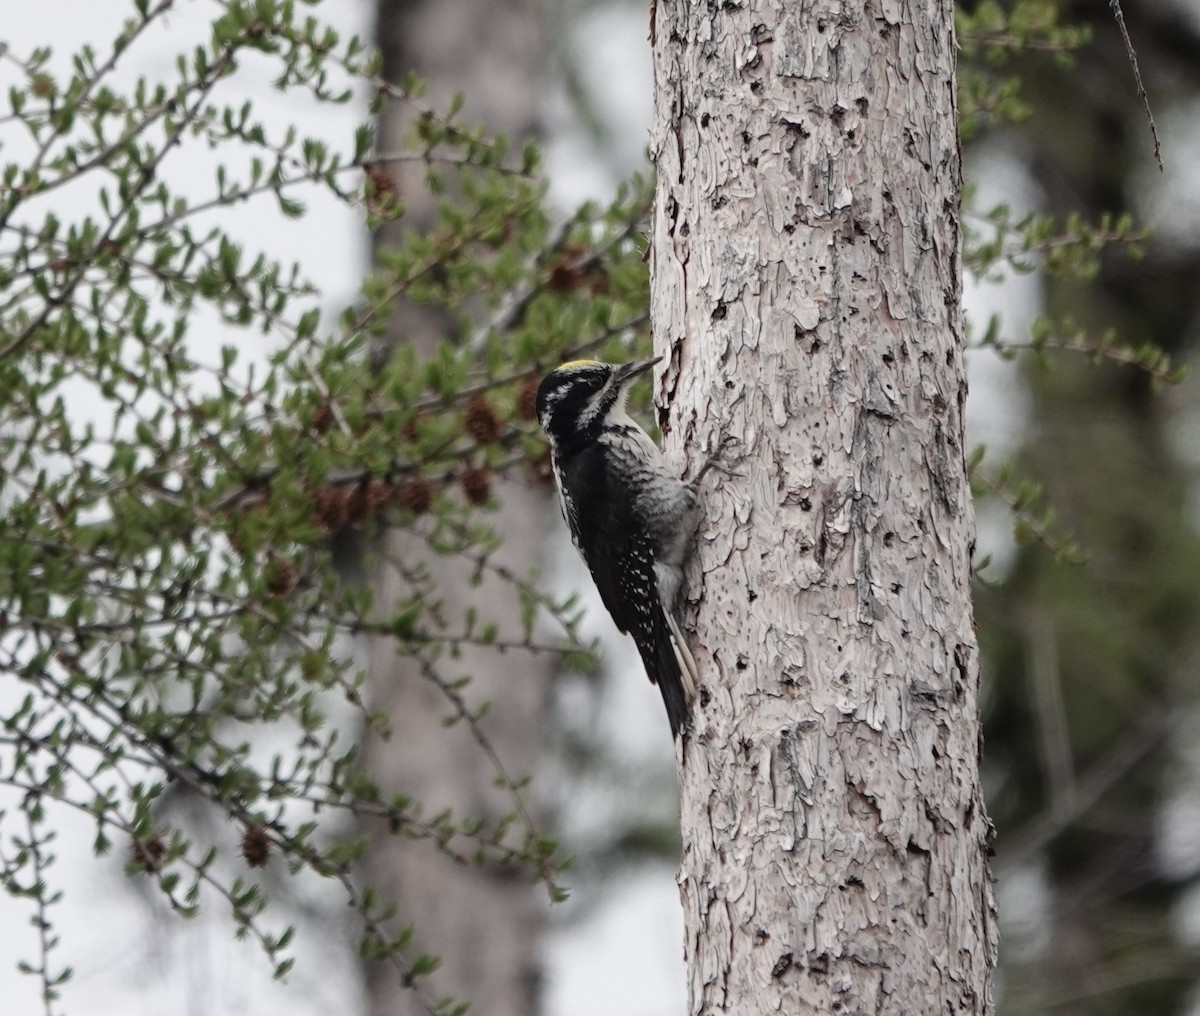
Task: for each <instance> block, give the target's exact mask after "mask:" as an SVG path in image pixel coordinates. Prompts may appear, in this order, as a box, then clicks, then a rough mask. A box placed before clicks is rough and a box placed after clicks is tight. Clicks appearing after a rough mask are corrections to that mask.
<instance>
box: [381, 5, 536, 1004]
mask: <svg viewBox="0 0 1200 1016" xmlns="http://www.w3.org/2000/svg"><path fill="white" fill-rule="evenodd" d="M545 31H546V26H545V19H544V17H543V11H542V9H541V3H540V0H502V2H501V0H380V2H379V19H378V36H379V46H380V49H381V52H382V55H383V60H384V73H385V75H386V76H387V77H388V78H389V79H391V80H400V79H401V78H402V76H403V75H404V74H405V73H407V72H409V71H415V72H416V73H417V74H419V75H421V76H422V77H423V78H424V79H425V80H426V82H427V83H428V84H429V94H428V100H429V101H430V102H431V103H432V104H434V105H435V106H443V107H444V106H445V105H446V104H448V103H449V101H450V98H451V96H452V95H453V94H454V92H456V91H461V92H462V93H463V95H464V97H465V100H466V101H465V106H464V110H463V114H462V116H463V119H464V121H465V122H478V123H483V124H485V125H486V126H487V128H488V129H489V130H491V131H493V132H497V133H503V134H506V135H507V136H508V137H509V138H510V139H514V140H516V141H520V140H522V139H524V138H527V137H529V136H530V135H531V134H533V133H534V131H535V128H536V126H537V123H538V117H539V109H538V105H539V100H540V96H541V94H542V93H541V88H542V71H543V64H544V56H545V53H546V44H545ZM405 113H406V111H405V110H403V109H399V108H397V109H393V110H391V111H390V112H389V114H388V115H386V116H385V117H384V118H383V120H382V121H381V123H380V144H379V147H380V150H382V151H398V150H399V149H400V147H401V144H402V141H403V138H404V135H405V133H406V131H407V129H408V126H409V125H408V123H407V121H406V119H405ZM396 172H397V173H399V174H402V173H404V172H408V173H413V174H421V173H423V167H422V166H420V165H419V164H418V165H414V164H408V165H407V166H403V165H402V166H398V167H396ZM400 192H401V194H402V195H403V198H404V201H405V205H406V215H405V218H404V219H403V220H402V221H401V222H400V223H399V224H398V225H399V226H400V227H401V228H405V229H411V228H427V227H429V226H430V224H431V223H432V218H433V204H432V200H431V199H430V198H429V196H428V193H427V190H426V188H425V187H424V184H423V182H421V181H418V180H413V181H411V182H408V181H405V180H404V179H401V181H400ZM388 240H389V234H388V231H387V230H385V231H383V232H382V233H381V235H380V236H379V237H378V241H379V242H380V243H383V244H386V243H387V242H388ZM454 338H456V336H455V335H454V334H453V332H452V322H451V320H450V317H449V315H446V314H444V313H442V312H440V311H438V310H436V309H432V308H430V307H428V306H426V307H420V306H415V305H405V306H402V307H401V308H399V309H398V311H397V313H396V314H395V315H394V317H393V320H392V324H391V328H390V333H389V341H392V342H410V343H413V344H415V345H416V346H417V348H418V349H419V350H420V351H421V352H422V353H426V354H427V353H429V352H430V351H431V350H432V349H433V348H434V346H435V345H436V344H437V343H438V342H439V341H442V340H453V339H454ZM494 493H495V497H496V499H497V500H498V501H499V502H500V505H501V507H500V508H499V510H497V511H496V512H495V513H493V514H492V515H490V516H489V518H488V521H489V523H491V524H492V525H493V526H494V527H495V528H496V529H497V530H498V531H500V532H502V533H503V534H504V546H503V547H502V548H501V549H500V550H499V551H498V552H496V553H495V554H493V555H492V562H493V563H494V564H496V565H498V566H506V567H508V568H510V569H511V570H512V571H513V572H514V573H515V574H517V575H524V574H525V573H526V572H527V571H528V570H529V568H530V567H531V566H532V565H535V564H537V563H538V561H539V559H540V554H541V549H542V546H543V543H544V534H545V531H546V526H547V525H548V524H549V520H550V517H551V516H550V511H552V508H550V507H548V505H549V502H548V499H547V497H546V496H545V494H544V493H543V492H541V491H536V490H531V489H529V488H528V487H523V486H521V485H520V484H517V483H514V482H503V481H499V480H497V482H496V483H495V485H494ZM380 550H381V554H380V563H379V566H378V568H377V570H376V572H375V576H374V585H375V595H376V601H377V602H378V603H379V604H380V606H381V608H386V605H387V604H388V603H391V602H394V600H395V598H396V597H399V596H404V595H407V594H408V593H409V592H410V590H408V589H407V588H406V587H405V584H404V582H403V581H401V580H400V579H399V576H398V574H397V572H396V570H395V569H394V568H393V567H391V566H390V565H389V560H402V561H403V562H404V563H405V566H406V567H407V568H408V569H409V570H410V572H411V571H412V570H414V569H420V568H422V567H423V568H424V569H426V570H427V571H428V572H429V573H430V575H431V576H432V579H433V582H434V585H435V588H436V589H437V595H438V599H439V601H440V602H441V604H442V610H443V612H444V614H445V616H447V617H450V618H453V617H458V618H462V617H464V616H465V614H466V612H467V610H468V608H470V607H474V608H475V609H476V610H477V611H478V612H479V617H480V619H481V621H485V620H486V621H496V622H498V623H499V624H500V633H501V636H502V637H512V638H517V639H519V638H520V633H521V619H520V605H519V603H518V598H517V597H516V596H515V595H514V593H513V590H512V588H511V587H510V586H508V585H506V584H504V583H502V582H500V581H499V580H497V579H495V578H488V579H485V581H484V582H483V584H482V585H480V586H478V587H475V586H474V585H473V583H472V581H471V573H472V571H473V570H474V569H473V568H472V567H471V566H470V565H469V564H468V563H466V562H463V561H459V560H455V559H453V558H446V557H438V556H436V555H434V554H432V553H431V552H430V551H429V550H427V549H426V548H425V546H424V544H423V543H422V541H421V540H419V539H417V538H415V537H413V536H411V535H410V534H405V533H400V532H397V533H391V534H387V535H386V536H385V537H384V538H383V539H382V540H381V547H380ZM446 666H447V667H448V668H450V676H455V675H457V674H467V675H470V677H471V684H470V685H469V686H468V687H467V688H466V689H464V691H463V697H464V698H465V699H466V700H467V701H468V702H469V703H470V704H471V706H472V708H475V707H478V706H479V705H480V704H482V703H483V702H484V701H489V702H491V704H492V708H491V710H490V711H489V712H488V714H487V717H486V720H485V721H484V726H485V728H486V731H487V734H488V736H489V739H490V741H491V743H492V745H493V747H495V749H496V752H497V754H498V755H499V757H500V758H501V759H502V760H503V762H504V764H505V766H506V768H507V771H508V772H509V774H510V775H511V776H513V777H520V776H522V775H525V774H528V773H531V772H532V771H533V768H534V766H535V764H536V762H537V761H538V754H539V748H540V746H541V745H542V743H543V741H544V738H543V731H544V730H545V723H546V704H547V701H548V697H549V687H550V680H551V678H552V676H553V673H554V667H555V661H554V660H552V659H549V658H547V657H545V656H541V657H534V656H532V655H531V654H529V653H524V652H520V651H509V652H507V653H505V654H504V655H500V654H498V653H496V652H494V651H487V650H482V649H478V648H476V649H472V648H467V649H464V651H463V653H462V656H461V658H460V659H458V660H455V661H453V663H447V664H446ZM368 686H369V694H370V698H371V704H372V706H373V707H375V708H381V709H384V710H386V712H387V713H388V715H389V716H390V717H391V724H392V735H391V737H390V738H388V739H386V740H382V739H379V738H376V737H372V738H370V739H369V740H368V742H367V745H366V748H367V764H368V767H369V769H370V771H371V772H372V773H374V774H375V776H376V777H377V778H378V780H379V782H380V784H381V786H382V788H383V789H384V791H385V793H391V792H403V793H405V794H408V795H410V796H411V797H412V798H413V799H414V800H417V801H421V802H423V804H424V807H425V813H426V814H427V815H429V816H432V815H435V814H437V813H438V812H440V811H441V810H443V809H445V808H449V809H452V810H453V813H454V816H455V818H471V817H480V818H485V819H490V820H492V821H495V820H496V819H498V818H499V817H500V816H501V815H502V814H504V813H506V812H508V811H510V810H511V807H512V800H511V798H509V797H507V796H506V795H505V794H504V793H502V792H501V791H498V790H497V789H496V788H495V787H494V785H493V784H494V781H495V779H496V775H497V774H496V770H495V767H494V766H493V765H492V763H491V762H490V760H489V759H488V758H487V757H486V756H485V755H484V753H483V752H482V751H481V749H480V746H479V744H477V743H476V742H475V741H474V740H473V739H472V738H471V737H470V736H469V734H468V732H467V730H466V729H465V725H464V724H459V725H458V726H456V727H454V728H452V729H446V728H445V727H444V726H443V724H442V719H443V718H444V717H445V716H447V715H448V714H450V713H451V712H452V710H451V708H450V703H449V702H448V701H447V700H446V698H445V696H444V695H443V694H442V693H441V692H440V691H439V690H438V689H436V688H435V687H434V686H433V685H431V684H430V683H429V682H428V681H427V680H426V679H425V678H424V677H423V676H422V674H421V672H420V669H419V667H418V666H417V665H416V664H415V663H414V662H413V661H412V660H411V659H406V658H403V657H397V656H396V654H395V653H394V651H393V649H392V647H391V645H390V642H389V640H387V639H377V640H375V641H374V642H373V644H372V645H371V647H370V655H369V660H368ZM377 832H378V834H377V835H374V836H373V837H372V840H371V845H370V848H369V851H368V856H367V858H366V868H367V873H368V881H369V882H370V884H371V885H373V886H374V887H375V888H377V889H378V890H379V892H380V895H381V898H382V899H384V900H391V901H395V902H396V903H397V904H398V906H399V913H398V919H399V920H400V921H401V922H402V923H409V922H411V923H412V924H413V925H414V927H415V934H414V951H424V952H429V953H433V954H434V955H437V956H438V957H439V958H440V959H441V961H442V965H441V968H440V969H439V970H438V971H437V972H436V973H435V974H434V975H432V977H431V978H429V979H428V981H423V982H422V983H423V986H424V987H425V988H426V989H427V990H428V993H429V994H430V995H432V996H434V997H438V996H442V995H453V996H454V997H455V998H457V999H460V1000H462V1001H470V1002H472V1003H473V1004H472V1010H471V1011H472V1012H480V1013H487V1014H488V1016H531V1014H532V1013H535V1012H536V1011H537V996H538V984H539V979H540V961H539V949H540V938H541V931H542V928H543V925H544V922H545V918H546V912H547V907H546V905H545V889H544V888H543V887H541V886H535V885H531V884H530V881H529V879H528V877H527V873H526V872H524V871H512V870H505V869H502V868H496V867H483V868H475V867H469V868H468V867H455V866H453V865H452V864H450V863H449V862H448V861H447V859H446V858H445V857H443V856H442V855H441V854H439V853H438V852H437V850H436V849H435V848H434V847H433V846H432V845H431V844H428V843H412V842H409V841H406V840H404V839H403V838H402V837H400V838H397V837H389V836H388V835H386V833H383V832H382V831H381V830H379V831H377ZM366 973H367V993H368V1012H369V1013H371V1014H377V1016H384V1014H386V1016H404V1014H407V1013H410V1012H411V1013H417V1012H420V1011H421V1009H420V1006H419V1005H418V1003H417V1000H416V999H415V997H414V996H413V995H412V993H411V992H408V991H406V989H405V988H404V986H403V985H402V984H401V983H400V981H399V979H398V978H397V976H396V974H395V971H394V970H393V969H392V968H391V967H389V966H387V965H386V964H370V965H369V966H368V967H367V970H366Z"/></svg>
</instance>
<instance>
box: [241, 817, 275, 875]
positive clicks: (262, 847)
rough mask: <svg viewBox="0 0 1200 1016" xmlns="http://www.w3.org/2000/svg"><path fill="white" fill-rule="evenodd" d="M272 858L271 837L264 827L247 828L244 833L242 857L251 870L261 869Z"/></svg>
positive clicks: (253, 826)
mask: <svg viewBox="0 0 1200 1016" xmlns="http://www.w3.org/2000/svg"><path fill="white" fill-rule="evenodd" d="M270 856H271V837H270V836H268V835H267V831H266V830H265V829H264V828H263V827H262V826H256V825H252V826H246V831H245V832H244V833H242V857H244V858H245V859H246V863H247V864H248V865H250V867H251V868H261V867H263V866H264V865H265V864H266V863H267V860H268V858H270Z"/></svg>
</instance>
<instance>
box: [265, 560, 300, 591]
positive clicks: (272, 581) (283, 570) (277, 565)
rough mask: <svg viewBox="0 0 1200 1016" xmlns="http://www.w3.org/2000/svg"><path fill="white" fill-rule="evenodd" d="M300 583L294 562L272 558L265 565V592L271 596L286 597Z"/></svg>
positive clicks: (298, 572)
mask: <svg viewBox="0 0 1200 1016" xmlns="http://www.w3.org/2000/svg"><path fill="white" fill-rule="evenodd" d="M299 581H300V570H299V569H298V568H297V567H296V564H295V562H294V561H289V560H287V559H286V558H282V557H272V558H271V560H270V562H269V563H268V565H267V592H268V593H270V594H271V595H272V596H287V594H288V593H290V592H291V591H292V590H293V589H295V588H296V585H297V584H298V583H299Z"/></svg>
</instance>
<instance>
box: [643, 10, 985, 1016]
mask: <svg viewBox="0 0 1200 1016" xmlns="http://www.w3.org/2000/svg"><path fill="white" fill-rule="evenodd" d="M954 46H955V43H954V34H953V6H952V4H950V3H949V2H941V3H935V2H931V0H925V2H922V3H914V4H901V3H899V2H897V0H867V2H865V3H861V4H853V5H851V4H848V3H838V2H829V0H816V2H801V3H797V2H791V3H787V2H783V0H753V2H736V0H725V2H720V3H718V2H715V0H710V2H694V0H693V2H687V0H659V2H658V4H657V12H656V17H655V25H654V60H655V75H656V95H657V113H656V121H655V132H654V137H653V142H652V148H653V152H654V156H655V160H656V163H657V168H658V202H657V212H656V217H655V227H654V242H653V261H652V268H653V315H654V330H655V341H656V347H657V350H658V351H659V352H660V353H666V354H668V360H667V367H666V373H665V376H664V377H663V379H662V383H663V388H662V390H661V392H660V394H661V395H662V397H663V401H664V402H666V403H669V404H670V405H671V406H672V410H671V413H670V416H669V418H668V419H665V420H664V421H663V424H664V430H665V431H666V433H667V439H666V444H667V453H668V455H669V456H670V457H671V458H672V459H673V461H676V462H678V463H680V466H681V471H682V469H683V468H684V467H686V469H687V471H688V472H695V471H696V470H697V469H698V468H699V467H700V465H701V464H702V463H703V462H704V460H705V459H706V458H707V457H708V456H709V455H710V454H712V453H713V452H714V451H715V450H716V449H717V448H718V447H719V446H720V445H721V442H722V440H723V439H725V440H726V441H727V442H728V444H727V446H726V450H725V454H724V458H725V460H726V462H727V463H728V464H729V465H730V466H731V467H733V468H736V469H737V470H738V471H739V472H740V473H741V476H738V477H718V474H716V473H711V474H709V475H710V477H718V478H717V479H706V480H705V483H704V487H703V490H702V500H703V501H704V504H705V509H706V521H705V522H704V524H703V525H702V527H701V532H700V538H699V547H698V552H697V561H696V564H695V565H694V566H693V568H692V573H691V575H690V589H691V597H692V603H693V605H695V618H694V620H695V636H694V643H693V648H694V649H695V650H696V653H697V659H698V661H699V662H700V666H701V675H702V681H703V685H704V687H703V689H702V692H701V700H700V702H699V703H698V705H697V708H696V710H695V716H694V730H693V733H692V736H691V737H690V739H688V740H686V741H684V742H683V743H682V745H681V748H680V756H679V758H680V778H681V785H682V822H683V838H684V854H683V863H682V868H681V871H680V876H679V881H680V894H681V897H682V902H683V906H684V911H685V922H686V928H687V932H686V941H685V953H686V956H687V960H688V968H689V976H690V1011H691V1013H693V1014H697V1016H698V1014H702V1013H703V1014H708V1013H714V1012H733V1013H737V1014H738V1016H750V1014H754V1013H766V1012H777V1011H778V1012H785V1013H789V1014H792V1016H796V1014H802V1013H836V1012H848V1013H852V1012H876V1013H898V1014H899V1013H903V1014H919V1013H930V1014H932V1013H939V1014H946V1013H988V1012H990V1011H991V1009H992V1004H991V986H990V976H991V970H992V966H993V962H994V954H995V915H994V904H993V897H992V887H991V880H990V875H989V872H988V866H987V852H988V847H989V841H990V836H991V827H990V823H989V822H988V819H987V816H986V813H985V811H984V807H983V802H982V799H981V791H980V786H979V768H978V754H979V735H980V728H979V716H978V706H977V693H978V677H979V667H978V650H977V647H976V640H975V635H974V630H973V623H972V616H971V589H970V583H971V550H972V540H973V532H974V516H973V511H972V506H971V501H970V489H969V486H968V484H967V479H966V462H965V456H964V450H963V410H964V403H965V398H966V376H965V371H964V364H963V350H962V321H961V316H960V287H961V270H960V263H959V226H958V201H959V189H960V183H961V177H960V165H959V149H958V140H957V132H956V115H955V96H954Z"/></svg>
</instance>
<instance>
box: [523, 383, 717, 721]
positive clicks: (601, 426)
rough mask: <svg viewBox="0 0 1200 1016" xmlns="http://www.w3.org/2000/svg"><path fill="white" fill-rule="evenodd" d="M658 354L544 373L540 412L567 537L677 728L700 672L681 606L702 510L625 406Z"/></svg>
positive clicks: (538, 399)
mask: <svg viewBox="0 0 1200 1016" xmlns="http://www.w3.org/2000/svg"><path fill="white" fill-rule="evenodd" d="M657 362H658V360H643V361H641V362H639V363H629V364H623V365H619V366H618V365H615V364H610V363H602V362H600V361H599V360H573V361H571V362H570V363H564V364H563V365H562V366H561V367H559V368H558V369H556V370H554V371H551V372H550V373H549V374H547V375H546V377H545V378H543V379H542V383H541V385H540V386H539V388H538V393H537V415H538V422H539V423H540V424H541V425H542V429H543V430H544V431H545V432H546V434H547V435H548V436H549V438H550V451H551V457H552V459H553V464H554V478H555V481H556V483H557V486H558V492H559V496H560V500H561V505H562V511H563V516H564V517H565V518H566V520H567V524H568V526H570V529H571V537H572V539H573V540H574V541H575V546H576V548H577V549H578V550H579V553H580V554H581V555H582V556H583V559H584V561H585V562H586V563H587V566H588V569H589V570H590V571H591V573H592V578H593V579H594V580H595V582H596V588H597V589H599V591H600V598H601V599H602V600H603V601H604V606H605V607H606V608H607V609H608V612H609V613H610V614H611V615H612V618H613V620H614V621H615V622H616V623H617V627H618V628H620V629H621V631H623V632H627V633H628V634H630V635H632V636H633V641H634V643H635V644H636V645H637V648H638V652H639V653H640V654H641V657H642V662H643V663H644V664H645V666H646V673H647V674H648V675H649V677H650V680H651V681H653V682H654V683H655V684H657V685H658V688H659V691H660V692H661V693H662V697H663V702H664V703H665V704H666V707H667V718H668V719H669V720H670V723H671V733H672V734H673V735H675V736H678V734H679V731H680V730H681V729H682V728H683V726H684V724H685V723H686V721H687V718H688V713H689V710H690V706H691V701H692V699H693V698H694V696H695V694H696V687H697V677H698V675H697V670H696V661H695V658H694V657H693V656H692V653H691V651H690V650H689V649H688V646H687V643H686V642H685V641H684V638H683V633H682V632H681V631H680V628H679V622H678V620H677V618H676V611H677V609H678V601H679V595H680V590H681V588H682V586H683V568H684V564H685V563H686V560H687V556H688V554H689V553H690V551H691V547H692V541H693V537H694V534H695V531H696V525H697V523H698V522H699V516H700V512H699V508H698V504H697V500H696V494H695V492H694V490H693V489H692V487H690V486H689V485H687V484H685V483H683V482H682V481H680V480H679V479H677V478H676V477H675V476H674V475H673V474H672V473H671V470H670V469H669V468H668V466H667V462H666V460H665V459H664V458H663V455H662V452H660V451H659V450H658V447H657V446H656V445H655V444H654V442H653V441H652V440H651V439H650V436H649V435H648V434H647V433H646V432H645V431H644V430H643V429H642V428H641V427H639V426H638V425H637V423H636V422H635V421H634V420H633V419H632V418H631V417H630V416H629V414H628V412H627V411H626V408H625V403H626V399H627V398H628V395H629V384H630V382H631V381H633V379H634V378H636V377H638V376H639V375H640V374H642V373H644V372H645V371H647V370H649V369H650V368H651V367H652V366H654V364H656V363H657Z"/></svg>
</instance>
